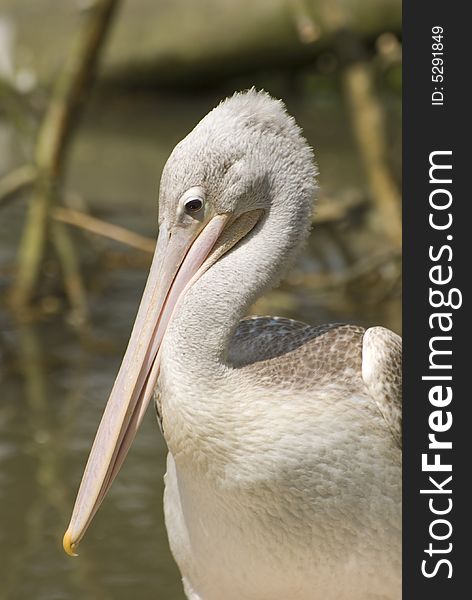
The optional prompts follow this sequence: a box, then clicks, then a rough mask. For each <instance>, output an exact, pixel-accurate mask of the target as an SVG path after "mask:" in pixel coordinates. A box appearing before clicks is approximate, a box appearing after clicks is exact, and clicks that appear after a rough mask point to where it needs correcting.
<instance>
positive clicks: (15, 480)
mask: <svg viewBox="0 0 472 600" xmlns="http://www.w3.org/2000/svg"><path fill="white" fill-rule="evenodd" d="M221 95H222V94H221V93H218V95H217V94H216V93H215V96H214V97H210V95H200V96H198V95H196V96H195V97H193V98H191V101H189V97H188V95H185V96H182V97H175V98H167V99H166V98H164V99H163V98H160V97H154V96H141V97H139V96H135V97H133V98H130V97H123V98H119V99H111V98H110V97H105V98H101V99H96V100H95V101H94V103H93V106H92V107H91V109H90V110H89V111H88V113H87V115H86V118H85V120H84V122H83V126H82V128H81V130H80V132H79V134H78V137H77V140H76V143H74V146H73V151H72V155H71V167H70V172H69V177H68V186H69V188H70V189H71V190H73V191H74V192H75V201H76V202H77V195H80V197H82V198H83V199H85V200H86V202H87V205H88V206H89V208H90V209H91V210H92V211H93V213H94V214H95V215H98V216H100V217H102V218H104V219H106V220H109V221H112V222H115V223H119V224H124V225H126V226H127V227H129V228H130V229H133V230H135V231H139V232H141V233H143V234H146V235H149V236H154V235H155V223H156V214H157V206H156V198H157V189H158V180H159V175H160V170H161V168H162V164H163V162H164V160H165V158H166V157H167V155H168V153H169V152H170V150H171V148H172V147H173V145H174V144H175V142H176V141H178V140H179V139H180V138H181V137H182V136H183V135H185V132H186V131H188V130H189V129H190V128H191V127H192V126H193V125H194V124H195V122H196V121H197V120H198V119H199V118H200V117H201V116H202V115H203V114H205V112H207V110H208V109H209V108H210V107H211V106H213V105H214V104H215V101H216V97H217V96H218V97H220V96H221ZM391 102H392V103H391V106H390V107H391V111H392V123H393V125H395V124H396V125H398V100H395V99H393V100H391ZM289 108H290V109H291V111H292V112H294V113H295V114H296V115H297V117H298V119H299V120H300V122H301V124H302V125H303V126H304V127H305V130H306V133H307V136H308V138H309V139H310V141H311V142H312V143H313V144H314V147H315V150H316V152H317V156H318V161H319V165H320V171H321V173H322V176H321V185H322V188H323V190H324V192H325V194H326V195H328V196H330V197H332V198H342V197H343V195H346V194H348V193H358V194H361V195H362V194H365V193H366V184H365V180H364V177H363V174H362V173H363V172H362V166H361V164H360V163H359V160H358V159H357V158H356V148H355V145H354V142H353V140H352V137H351V135H350V133H349V125H348V121H347V118H346V115H345V113H344V111H343V110H342V107H341V105H340V101H339V100H337V99H336V98H335V97H334V98H333V97H323V96H321V95H320V96H318V97H317V99H316V100H310V99H308V100H305V101H303V102H300V101H296V100H294V99H292V100H291V101H290V100H289ZM315 140H316V141H315ZM394 141H395V143H397V144H398V140H397V139H396V138H394ZM0 145H1V152H0V156H1V157H2V158H1V168H2V171H7V170H8V169H9V168H10V167H11V166H12V165H14V164H19V163H20V162H21V160H22V157H21V147H20V146H19V144H18V142H17V140H16V138H15V136H14V135H13V133H12V130H11V129H10V128H9V127H8V126H7V125H6V124H5V123H2V122H1V121H0ZM394 148H395V146H394ZM25 199H26V197H24V198H20V199H18V200H15V201H14V203H11V204H10V205H9V206H8V207H6V208H4V209H2V212H1V213H0V293H1V294H2V295H3V294H4V293H5V292H6V290H7V287H8V284H9V282H10V281H11V275H12V273H13V264H14V256H15V252H16V247H17V243H18V237H19V232H20V229H21V223H22V218H23V215H24V208H25ZM360 218H361V217H360ZM316 234H318V237H316ZM356 236H357V237H356ZM354 237H356V240H358V242H356V244H358V245H357V247H355V248H354V250H352V248H351V249H350V252H354V254H355V255H356V256H359V255H362V253H368V252H372V251H373V250H372V248H374V246H375V248H374V250H375V249H378V248H380V247H381V245H382V240H381V235H379V236H377V237H376V236H375V235H374V236H373V241H372V235H366V233H365V231H364V230H363V229H362V227H361V226H360V225H359V227H357V228H356V226H353V228H351V229H349V230H348V228H347V227H346V239H351V238H354ZM74 239H75V240H76V242H77V243H78V244H79V246H80V252H81V256H82V260H83V265H84V272H85V277H86V281H87V287H88V291H89V303H90V311H91V326H90V328H89V330H88V332H87V334H86V335H83V334H82V335H80V334H79V333H78V332H77V331H76V330H75V329H74V328H73V327H72V326H71V325H70V324H68V322H67V319H66V318H64V316H65V313H64V311H63V308H64V306H65V301H64V298H63V297H62V294H61V291H60V289H59V288H58V286H57V277H56V272H55V267H54V265H53V264H49V265H47V268H46V270H45V272H44V274H43V278H44V282H43V284H44V287H45V289H46V290H47V295H48V298H47V301H46V302H44V303H43V305H44V306H43V308H46V309H47V310H46V311H45V314H44V315H43V316H42V317H41V318H40V319H38V320H36V321H35V322H33V323H31V324H30V325H23V326H21V327H20V326H19V325H18V324H15V323H14V322H13V321H12V319H11V318H10V317H9V315H8V313H7V312H6V310H4V311H3V312H0V385H1V403H0V519H1V523H0V555H1V558H0V599H1V600H3V599H9V600H24V599H25V598H33V599H34V600H61V599H70V598H86V599H90V600H92V599H97V600H107V599H110V600H121V599H123V600H124V599H129V598H133V600H147V599H151V598H153V599H154V598H155V599H159V598H160V599H165V600H178V599H181V598H183V593H182V590H181V584H180V576H179V573H178V571H177V569H176V567H175V564H174V562H173V560H172V557H171V555H170V551H169V548H168V544H167V538H166V533H165V528H164V522H163V516H162V491H163V482H162V477H163V474H164V470H165V454H166V449H165V444H164V442H163V440H162V438H161V436H160V434H159V432H158V428H157V425H156V422H155V417H154V413H153V411H152V410H150V411H149V413H148V415H147V417H146V419H145V421H144V423H143V426H142V430H141V431H140V433H139V435H138V437H137V439H136V441H135V444H134V446H133V449H132V451H131V452H130V454H129V457H128V459H127V461H126V463H125V466H124V468H123V470H122V472H121V473H120V476H119V477H118V479H117V481H116V482H115V484H114V485H113V488H112V490H111V492H110V494H109V495H108V497H107V499H106V501H105V503H104V505H103V506H102V508H101V510H100V512H99V514H98V515H97V517H96V519H95V520H94V522H93V525H92V526H91V528H90V530H89V532H88V533H87V536H86V538H85V540H84V541H83V543H82V544H81V547H80V557H79V558H76V559H71V558H68V557H67V556H66V555H65V554H64V553H63V550H62V545H61V539H62V534H63V532H64V529H65V527H66V526H67V523H68V520H69V516H70V511H71V508H72V503H73V500H74V497H75V493H76V490H77V487H78V483H79V480H80V477H81V474H82V470H83V466H84V463H85V460H86V457H87V454H88V450H89V448H90V444H91V441H92V439H93V436H94V434H95V430H96V427H97V425H98V422H99V419H100V416H101V413H102V410H103V407H104V405H105V402H106V399H107V397H108V394H109V391H110V388H111V384H112V382H113V379H114V377H115V375H116V372H117V369H118V366H119V362H120V358H121V356H122V354H123V351H124V348H125V346H126V342H127V338H128V335H129V332H130V328H131V324H132V320H133V316H134V314H135V311H136V307H137V304H138V301H139V297H140V294H141V292H142V289H143V286H144V282H145V278H146V274H147V266H148V264H149V257H148V256H146V255H142V254H139V253H136V252H134V251H131V250H128V249H125V248H123V247H120V246H118V245H117V244H114V243H112V242H107V241H104V240H101V239H96V238H84V237H83V236H82V235H80V236H79V235H76V234H75V232H74ZM317 240H318V241H317ZM369 244H370V245H369ZM342 256H343V252H341V251H340V250H339V248H337V246H336V245H335V243H334V241H333V237H332V235H331V233H330V230H329V228H328V229H323V228H320V229H319V230H318V231H317V232H315V234H314V235H313V236H312V239H311V241H310V244H309V245H308V247H307V249H306V250H305V254H304V256H303V257H302V259H301V260H300V262H299V265H298V267H297V269H295V270H294V271H293V272H292V274H291V279H290V284H289V285H285V286H283V287H282V288H280V289H279V290H277V291H276V292H273V293H272V294H270V295H268V296H267V297H266V298H264V299H263V300H261V301H260V303H258V306H257V307H256V309H255V312H258V313H269V314H271V313H272V314H281V315H288V316H292V317H299V318H303V319H304V320H307V321H310V322H312V323H317V322H322V321H328V320H347V321H352V322H360V323H364V324H370V323H382V324H386V325H390V326H392V327H394V328H396V329H398V324H399V298H398V295H395V294H394V295H393V298H391V299H387V297H386V296H385V297H384V299H383V300H382V297H383V296H382V290H380V292H379V286H378V276H377V277H376V278H375V277H374V278H370V279H369V278H367V280H366V281H364V283H363V285H364V288H363V291H358V295H360V296H361V297H362V300H360V301H359V300H356V294H355V293H354V294H351V292H352V290H351V289H350V287H349V286H342V287H341V288H339V289H334V290H332V289H331V290H330V289H326V290H324V291H319V290H318V291H316V290H314V289H313V287H312V286H311V285H310V284H309V282H308V280H307V275H309V274H313V273H315V274H316V273H320V272H324V270H325V268H326V269H328V270H334V271H336V270H340V269H342V268H343V261H342ZM386 268H387V267H386ZM365 286H370V287H367V288H366V287H365ZM366 289H367V290H368V293H366V291H365V290H366ZM346 294H351V296H352V297H351V296H350V297H349V299H346ZM371 295H373V296H375V297H376V298H379V299H380V300H379V299H378V300H374V301H371V302H366V301H365V298H368V297H370V296H371Z"/></svg>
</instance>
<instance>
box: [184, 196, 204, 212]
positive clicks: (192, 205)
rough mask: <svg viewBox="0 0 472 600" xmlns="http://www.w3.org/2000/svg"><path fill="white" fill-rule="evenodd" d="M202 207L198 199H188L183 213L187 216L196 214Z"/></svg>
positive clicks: (201, 202)
mask: <svg viewBox="0 0 472 600" xmlns="http://www.w3.org/2000/svg"><path fill="white" fill-rule="evenodd" d="M202 206H203V200H200V198H190V199H189V200H187V202H186V203H185V212H186V213H187V214H192V213H196V212H198V211H199V210H200V209H201V208H202Z"/></svg>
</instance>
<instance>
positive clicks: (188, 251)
mask: <svg viewBox="0 0 472 600" xmlns="http://www.w3.org/2000/svg"><path fill="white" fill-rule="evenodd" d="M229 218H230V215H216V216H213V217H212V218H211V219H209V220H208V221H207V223H206V225H204V226H203V227H202V226H201V225H200V224H198V229H189V228H185V227H179V226H176V227H174V228H173V229H172V231H169V230H168V229H167V228H166V226H165V225H163V226H161V228H160V230H159V238H158V240H157V246H156V250H155V253H154V257H153V260H152V265H151V270H150V273H149V276H148V280H147V283H146V287H145V290H144V294H143V297H142V300H141V304H140V306H139V310H138V314H137V316H136V320H135V323H134V326H133V331H132V333H131V337H130V340H129V343H128V347H127V349H126V353H125V356H124V358H123V362H122V364H121V367H120V370H119V372H118V375H117V378H116V380H115V383H114V385H113V389H112V391H111V394H110V398H109V400H108V403H107V406H106V408H105V412H104V413H103V417H102V420H101V422H100V425H99V427H98V431H97V434H96V436H95V441H94V443H93V446H92V450H91V451H90V456H89V458H88V461H87V465H86V467H85V471H84V474H83V477H82V482H81V484H80V488H79V492H78V494H77V499H76V501H75V505H74V509H73V512H72V517H71V520H70V524H69V527H68V529H67V531H66V533H65V534H64V539H63V546H64V550H65V551H66V552H67V554H70V555H71V556H74V555H76V554H75V550H76V549H77V546H78V544H79V542H80V540H81V539H82V537H83V536H84V533H85V531H86V530H87V527H88V526H89V524H90V522H91V521H92V519H93V517H94V515H95V513H96V512H97V510H98V508H99V507H100V504H101V503H102V501H103V499H104V497H105V495H106V494H107V492H108V490H109V489H110V486H111V484H112V482H113V480H114V478H115V477H116V475H117V473H118V471H119V470H120V468H121V465H122V464H123V461H124V459H125V456H126V454H127V453H128V450H129V448H130V446H131V443H132V441H133V439H134V437H135V435H136V432H137V430H138V428H139V425H140V423H141V420H142V418H143V416H144V413H145V411H146V408H147V406H148V404H149V400H150V398H151V396H152V393H153V390H154V387H155V385H156V381H157V376H158V372H159V348H160V345H161V342H162V338H163V336H164V333H165V331H166V328H167V326H168V323H169V320H170V318H171V316H172V312H173V310H174V308H175V305H176V303H177V301H178V300H179V297H181V296H182V294H183V292H184V291H185V289H186V288H187V287H188V286H189V285H191V284H192V282H193V281H195V280H196V279H197V278H198V277H199V276H200V275H201V273H202V272H203V271H204V270H206V268H208V266H206V267H205V264H204V263H205V261H206V263H207V265H208V261H207V260H206V259H207V258H208V257H209V256H210V254H212V258H213V257H214V255H215V252H213V253H212V251H213V250H214V247H215V244H216V243H217V241H218V239H219V238H220V236H221V234H222V232H223V230H224V229H225V227H226V225H227V224H228V221H229ZM252 226H253V225H252ZM223 237H224V236H223ZM226 245H227V244H226ZM231 245H233V244H231ZM220 247H221V248H222V249H223V251H225V250H226V249H227V248H225V244H223V246H220ZM215 250H216V252H217V249H215ZM217 253H218V252H217ZM221 253H222V252H220V254H219V255H221ZM214 260H216V259H214ZM214 260H212V261H211V263H213V262H214Z"/></svg>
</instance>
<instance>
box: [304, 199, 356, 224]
mask: <svg viewBox="0 0 472 600" xmlns="http://www.w3.org/2000/svg"><path fill="white" fill-rule="evenodd" d="M364 204H365V201H364V199H363V198H362V197H360V196H356V197H353V198H349V199H346V200H332V199H329V200H328V199H324V198H323V201H322V202H321V203H320V204H319V206H318V207H317V208H316V210H315V213H314V215H313V223H314V224H315V225H325V224H327V223H335V222H336V221H341V220H342V219H345V218H346V217H347V216H349V214H350V213H351V212H352V211H353V210H356V209H357V208H360V207H361V206H363V205H364Z"/></svg>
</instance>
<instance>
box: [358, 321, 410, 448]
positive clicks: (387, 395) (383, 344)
mask: <svg viewBox="0 0 472 600" xmlns="http://www.w3.org/2000/svg"><path fill="white" fill-rule="evenodd" d="M362 378H363V380H364V383H365V385H366V387H367V390H368V392H369V394H370V395H371V397H372V399H373V400H374V402H375V403H376V405H377V407H378V409H379V410H380V412H381V414H382V416H383V418H384V419H385V421H386V423H387V425H388V427H389V429H390V431H391V433H392V435H393V437H394V439H395V441H396V442H397V444H398V445H399V447H400V448H401V445H402V441H401V440H402V432H401V430H402V339H401V337H400V336H398V335H397V334H396V333H393V331H390V330H389V329H385V328H384V327H371V328H370V329H367V331H366V332H365V334H364V338H363V344H362Z"/></svg>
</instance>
